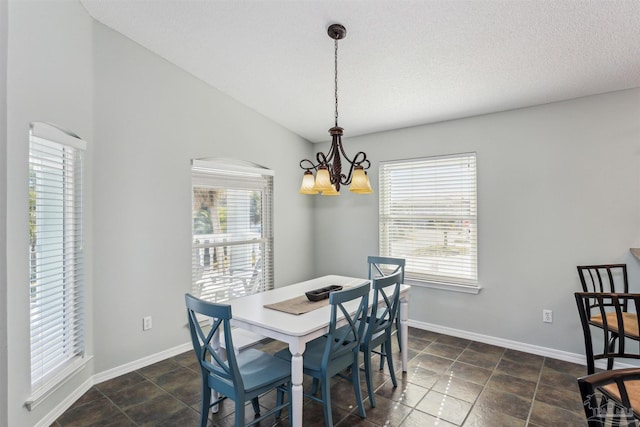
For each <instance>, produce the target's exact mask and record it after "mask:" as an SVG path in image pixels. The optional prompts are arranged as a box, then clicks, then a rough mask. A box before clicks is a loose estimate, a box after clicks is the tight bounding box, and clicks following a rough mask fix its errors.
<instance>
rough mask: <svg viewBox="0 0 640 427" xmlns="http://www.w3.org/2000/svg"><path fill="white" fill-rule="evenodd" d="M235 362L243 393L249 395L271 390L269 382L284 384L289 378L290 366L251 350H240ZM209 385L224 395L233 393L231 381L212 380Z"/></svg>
mask: <svg viewBox="0 0 640 427" xmlns="http://www.w3.org/2000/svg"><path fill="white" fill-rule="evenodd" d="M236 361H237V362H238V369H239V370H240V372H241V373H242V381H243V383H244V388H245V391H246V393H249V394H254V393H256V392H257V393H258V394H262V393H264V392H267V391H269V390H270V389H271V388H273V387H270V385H271V382H273V381H275V382H282V383H286V382H287V381H288V380H289V377H290V376H291V365H289V364H288V363H286V362H285V361H283V360H281V359H276V358H274V357H273V356H272V355H270V354H268V353H265V352H263V351H260V350H256V349H253V348H247V349H245V350H242V351H241V352H240V353H239V354H238V355H237V356H236ZM265 383H266V385H265ZM210 385H211V386H212V388H214V389H215V390H216V391H219V392H220V393H222V394H225V395H228V394H229V393H231V392H233V387H234V385H233V383H232V382H231V381H228V380H223V379H212V380H211V381H210ZM222 387H224V388H225V389H223V388H222Z"/></svg>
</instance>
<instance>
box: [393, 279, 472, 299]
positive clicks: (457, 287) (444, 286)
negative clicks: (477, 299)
mask: <svg viewBox="0 0 640 427" xmlns="http://www.w3.org/2000/svg"><path fill="white" fill-rule="evenodd" d="M404 282H405V283H406V284H407V285H411V286H415V287H417V288H430V289H440V290H444V291H452V292H462V293H465V294H474V295H477V294H478V293H480V290H481V289H482V288H481V287H480V286H473V285H461V284H459V283H444V282H426V281H421V280H411V279H407V280H405V281H404Z"/></svg>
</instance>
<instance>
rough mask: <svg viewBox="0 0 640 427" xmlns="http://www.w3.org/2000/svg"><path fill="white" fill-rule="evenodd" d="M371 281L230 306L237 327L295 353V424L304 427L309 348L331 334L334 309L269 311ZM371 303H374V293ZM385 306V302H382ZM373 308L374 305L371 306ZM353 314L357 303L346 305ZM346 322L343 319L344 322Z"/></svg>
mask: <svg viewBox="0 0 640 427" xmlns="http://www.w3.org/2000/svg"><path fill="white" fill-rule="evenodd" d="M367 282H368V280H367V279H362V278H357V277H347V276H336V275H330V276H323V277H319V278H316V279H312V280H308V281H305V282H300V283H295V284H292V285H289V286H283V287H280V288H277V289H273V290H269V291H265V292H261V293H257V294H253V295H248V296H243V297H240V298H235V299H232V300H231V301H229V302H228V304H230V305H231V312H232V316H233V318H232V320H231V324H232V325H233V326H234V327H237V328H241V329H245V330H249V331H252V332H255V333H257V334H259V335H262V336H264V337H269V338H273V339H275V340H278V341H282V342H285V343H287V344H288V345H289V350H290V351H291V355H292V357H291V385H292V390H291V394H292V396H291V424H292V425H293V426H294V427H301V426H302V407H303V395H302V380H303V360H304V359H303V358H304V350H305V347H306V344H307V343H308V342H309V341H311V340H313V339H315V338H318V337H320V336H322V335H324V334H325V333H327V331H328V330H329V316H330V310H331V308H330V306H328V305H326V306H323V307H320V308H318V309H315V310H312V311H309V312H307V313H304V314H299V315H294V314H289V313H285V312H283V311H278V310H274V309H271V308H267V307H265V305H266V304H273V303H277V302H281V301H285V300H288V299H291V298H295V297H298V296H301V295H304V294H305V292H307V291H310V290H314V289H319V288H323V287H326V286H330V285H341V286H344V287H349V286H350V287H353V286H358V285H361V284H364V283H367ZM409 288H410V286H409V285H402V287H401V290H400V312H399V316H400V337H401V343H400V348H401V351H402V371H403V372H406V371H407V342H408V341H407V337H408V325H407V319H408V306H407V305H408V303H407V294H408V291H409ZM371 292H372V293H371V296H370V301H371V300H372V299H373V297H372V295H373V291H371ZM380 303H381V302H380ZM371 304H373V301H371V303H370V305H371ZM346 306H347V307H349V310H350V311H351V312H352V313H355V311H356V309H357V301H356V302H352V303H351V304H346ZM342 320H343V319H342Z"/></svg>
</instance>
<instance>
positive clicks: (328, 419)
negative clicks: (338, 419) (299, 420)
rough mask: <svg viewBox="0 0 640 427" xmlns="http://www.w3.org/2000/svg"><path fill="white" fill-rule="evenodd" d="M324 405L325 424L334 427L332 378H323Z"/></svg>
mask: <svg viewBox="0 0 640 427" xmlns="http://www.w3.org/2000/svg"><path fill="white" fill-rule="evenodd" d="M321 387H322V403H323V406H324V424H325V425H326V426H327V427H333V414H332V412H331V378H330V377H328V376H325V377H324V378H322V384H321Z"/></svg>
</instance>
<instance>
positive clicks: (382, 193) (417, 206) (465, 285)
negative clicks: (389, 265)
mask: <svg viewBox="0 0 640 427" xmlns="http://www.w3.org/2000/svg"><path fill="white" fill-rule="evenodd" d="M456 162H459V164H460V165H462V164H465V163H466V165H467V166H468V167H469V168H470V169H469V170H468V171H461V172H459V173H456V172H454V173H453V176H454V179H456V180H455V181H453V185H452V181H451V175H452V174H451V173H450V171H449V170H448V169H447V167H449V168H451V167H452V165H455V164H456ZM434 168H439V170H438V169H434ZM401 171H404V172H406V173H407V174H408V173H411V174H412V175H411V176H410V177H406V176H405V177H403V176H402V175H400V173H401ZM394 175H395V178H394ZM414 176H415V178H414ZM378 178H379V186H378V187H379V252H380V255H381V256H395V257H402V258H405V259H406V260H407V265H406V267H405V269H406V270H405V271H406V273H405V282H406V283H409V284H411V285H416V286H423V287H428V288H436V289H444V290H452V291H457V292H465V293H472V294H477V293H478V292H479V291H480V289H481V288H480V283H479V281H478V215H477V203H478V193H477V185H478V174H477V154H476V153H475V152H466V153H456V154H449V155H441V156H430V157H420V158H411V159H402V160H392V161H383V162H380V168H379V177H378ZM447 179H449V181H448V182H446V180H447ZM418 183H419V185H416V184H418ZM392 186H393V188H395V190H393V189H392ZM445 186H446V188H445ZM436 190H439V191H436ZM443 190H444V191H446V192H447V195H448V198H445V197H444V196H441V195H440V192H441V191H443ZM391 191H394V193H396V194H398V193H403V194H404V196H403V197H404V199H403V203H408V204H409V205H410V206H411V208H409V209H407V208H406V207H401V208H399V207H398V205H399V204H398V203H395V206H396V208H395V210H394V200H393V198H392V197H391ZM452 194H453V195H455V196H456V198H455V199H453V200H455V202H454V203H453V206H448V205H447V203H449V204H450V201H449V200H451V195H452ZM395 199H396V201H397V200H399V199H398V197H397V196H396V197H395ZM426 199H429V200H432V202H431V203H430V204H425V203H424V200H426ZM407 200H409V201H410V202H407ZM445 200H447V202H446V203H445V204H444V205H443V202H444V201H445ZM414 201H418V203H414ZM433 206H435V208H434V207H433ZM442 206H445V208H443V207H442ZM412 209H413V210H412ZM421 209H422V210H423V211H426V212H430V211H434V212H437V213H425V212H421V211H420V210H421ZM419 212H420V213H419ZM457 212H459V213H457ZM418 218H419V219H418ZM394 223H395V224H402V225H397V226H394V225H393V224H394ZM421 223H429V224H435V225H427V226H424V224H423V227H422V228H424V229H425V231H422V233H423V237H424V238H425V239H426V240H422V241H428V242H431V246H432V247H433V248H435V247H436V246H435V244H434V242H436V239H437V238H436V237H432V236H431V235H436V234H438V233H439V232H438V228H439V227H438V225H437V224H440V227H442V224H445V223H448V224H449V225H447V226H446V228H445V230H447V231H448V232H455V233H460V232H461V231H462V230H464V231H465V232H467V234H465V235H464V238H465V239H466V240H467V241H468V243H466V242H465V243H460V244H459V246H460V249H461V251H460V252H459V253H461V254H462V255H461V256H460V258H459V260H457V261H456V260H453V258H451V257H452V255H451V253H448V254H447V253H446V252H445V253H444V254H439V255H426V254H425V255H414V256H407V253H408V252H406V251H407V250H408V251H409V252H410V253H416V252H417V251H416V250H417V249H420V247H419V246H420V244H421V243H414V242H408V243H406V245H405V247H404V248H403V249H394V248H392V246H394V245H392V243H391V242H392V241H394V237H393V236H394V235H395V236H400V235H401V234H402V233H403V232H404V233H408V232H409V231H412V232H413V230H414V229H415V230H418V229H419V224H421ZM452 224H455V225H452ZM434 230H435V231H434ZM429 233H430V234H429ZM443 233H444V234H445V235H446V231H445V232H443ZM396 240H397V238H396ZM422 241H421V242H422ZM445 241H446V239H445ZM395 246H396V248H399V247H400V245H397V244H396V245H395ZM452 247H453V245H452ZM445 248H446V243H445ZM423 249H424V248H423ZM453 249H455V247H453ZM424 250H425V252H427V251H426V249H424ZM465 251H466V252H465ZM465 253H466V255H465ZM454 256H455V255H454ZM447 257H449V258H447ZM428 260H429V261H428ZM439 260H445V263H448V264H450V265H449V268H450V272H449V273H442V272H438V271H437V270H436V272H433V271H432V272H428V267H427V265H428V264H429V263H430V262H431V263H433V262H435V263H436V264H438V265H439V264H440V263H439V262H438V261H439ZM443 264H444V263H443Z"/></svg>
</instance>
